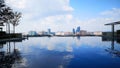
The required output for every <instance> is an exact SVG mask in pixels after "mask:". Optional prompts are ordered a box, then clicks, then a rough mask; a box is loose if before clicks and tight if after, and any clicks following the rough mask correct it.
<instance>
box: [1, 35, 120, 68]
mask: <svg viewBox="0 0 120 68" xmlns="http://www.w3.org/2000/svg"><path fill="white" fill-rule="evenodd" d="M2 45H3V46H2ZM0 46H1V47H0V57H5V56H6V55H7V56H9V57H8V58H11V57H12V59H11V60H12V61H11V60H10V61H8V62H4V63H3V60H1V61H0V63H1V64H0V67H1V68H2V67H3V68H4V67H5V66H9V67H10V68H120V44H119V43H117V42H116V41H112V40H111V41H110V40H109V41H108V40H104V39H103V38H101V37H32V38H29V39H28V40H23V41H19V42H18V41H14V42H6V43H1V44H0ZM3 54H4V56H3ZM2 59H4V58H2ZM6 60H8V59H6Z"/></svg>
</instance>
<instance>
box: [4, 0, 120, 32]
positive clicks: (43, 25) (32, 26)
mask: <svg viewBox="0 0 120 68" xmlns="http://www.w3.org/2000/svg"><path fill="white" fill-rule="evenodd" d="M6 3H7V4H8V5H9V6H10V7H12V8H13V9H14V10H18V11H20V12H22V19H21V21H20V24H19V26H17V28H16V31H17V32H28V31H31V30H34V31H47V29H48V28H50V29H51V30H52V31H72V29H73V28H76V27H77V26H80V27H81V30H87V31H110V30H111V28H110V26H105V25H104V24H106V23H110V22H115V21H119V19H120V4H119V3H120V0H6ZM118 27H119V26H116V28H115V29H117V28H118ZM4 29H5V28H4Z"/></svg>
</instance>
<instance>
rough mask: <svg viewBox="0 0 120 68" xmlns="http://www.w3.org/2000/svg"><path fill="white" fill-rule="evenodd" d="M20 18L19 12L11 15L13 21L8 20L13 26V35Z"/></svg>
mask: <svg viewBox="0 0 120 68" xmlns="http://www.w3.org/2000/svg"><path fill="white" fill-rule="evenodd" d="M20 18H21V13H20V12H14V13H13V19H11V20H10V23H11V24H12V25H13V33H15V27H16V26H18V25H19V21H20Z"/></svg>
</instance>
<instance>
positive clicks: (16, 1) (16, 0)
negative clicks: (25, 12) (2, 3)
mask: <svg viewBox="0 0 120 68" xmlns="http://www.w3.org/2000/svg"><path fill="white" fill-rule="evenodd" d="M6 3H7V4H8V5H11V6H12V7H14V8H19V9H23V8H25V6H26V0H6Z"/></svg>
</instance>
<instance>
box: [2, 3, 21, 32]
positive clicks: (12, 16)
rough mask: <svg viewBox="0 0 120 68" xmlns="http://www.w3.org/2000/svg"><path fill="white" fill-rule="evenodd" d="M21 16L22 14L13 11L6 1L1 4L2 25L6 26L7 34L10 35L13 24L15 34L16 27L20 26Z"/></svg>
mask: <svg viewBox="0 0 120 68" xmlns="http://www.w3.org/2000/svg"><path fill="white" fill-rule="evenodd" d="M21 16H22V14H21V12H17V11H13V9H11V8H10V7H9V6H7V5H6V4H5V2H4V1H1V2H0V23H1V24H6V32H8V33H9V34H10V24H12V26H13V33H15V27H16V26H18V25H19V21H20V18H21Z"/></svg>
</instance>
